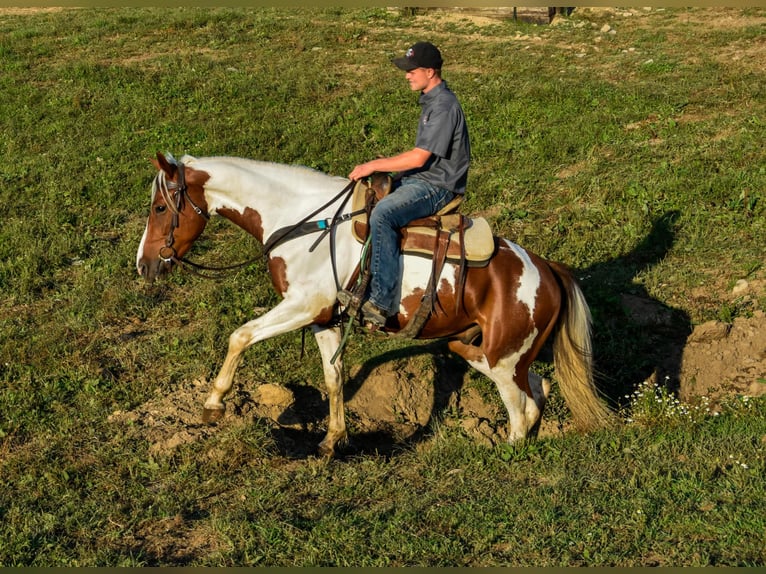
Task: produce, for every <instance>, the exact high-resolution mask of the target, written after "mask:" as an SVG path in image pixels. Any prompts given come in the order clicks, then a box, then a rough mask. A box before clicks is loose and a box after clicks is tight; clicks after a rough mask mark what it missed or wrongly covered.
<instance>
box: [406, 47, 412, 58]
mask: <svg viewBox="0 0 766 574" xmlns="http://www.w3.org/2000/svg"><path fill="white" fill-rule="evenodd" d="M404 56H405V57H406V58H414V57H415V50H413V49H412V48H408V49H407V52H405V54H404Z"/></svg>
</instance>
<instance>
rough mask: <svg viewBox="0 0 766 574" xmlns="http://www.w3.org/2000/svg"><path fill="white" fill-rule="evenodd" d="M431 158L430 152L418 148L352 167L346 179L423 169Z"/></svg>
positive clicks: (355, 179)
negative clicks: (378, 172) (377, 173)
mask: <svg viewBox="0 0 766 574" xmlns="http://www.w3.org/2000/svg"><path fill="white" fill-rule="evenodd" d="M430 157H431V152H430V151H428V150H425V149H422V148H419V147H416V148H412V149H411V150H409V151H406V152H404V153H400V154H399V155H394V156H391V157H381V158H378V159H374V160H372V161H368V162H367V163H362V164H359V165H357V166H356V167H354V169H352V170H351V173H350V174H348V178H349V179H351V180H354V181H357V180H360V179H362V178H363V177H367V176H368V175H371V174H373V173H374V172H376V171H381V172H397V171H408V170H411V169H417V168H420V167H423V166H424V165H425V164H426V162H427V161H428V159H429V158H430Z"/></svg>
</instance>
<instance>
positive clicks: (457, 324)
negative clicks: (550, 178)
mask: <svg viewBox="0 0 766 574" xmlns="http://www.w3.org/2000/svg"><path fill="white" fill-rule="evenodd" d="M153 163H154V164H155V166H156V167H157V169H158V170H159V172H158V173H157V176H156V177H155V179H154V182H153V185H152V197H151V212H150V215H149V219H148V222H147V225H146V230H145V231H144V235H143V238H142V239H141V244H140V245H139V248H138V253H137V256H136V266H137V269H138V273H139V274H140V275H142V276H143V277H144V278H145V279H147V280H148V281H153V280H154V279H156V278H158V277H160V276H162V275H164V274H166V273H168V272H169V271H170V270H171V269H172V268H173V267H174V265H175V264H176V263H179V262H180V260H181V258H182V257H183V256H184V254H185V253H187V252H188V250H189V249H190V248H191V246H192V244H193V243H194V241H195V240H196V239H197V238H198V237H199V236H200V234H201V233H202V232H203V230H204V229H205V225H206V223H207V221H208V219H209V218H210V217H211V216H213V215H220V216H223V217H225V218H226V219H228V220H230V221H232V222H233V223H234V224H236V225H238V226H239V227H241V228H242V229H244V230H245V231H247V232H248V233H250V234H252V235H253V236H255V238H257V240H258V241H260V242H261V243H262V244H266V245H267V248H266V249H264V255H265V257H266V260H267V265H268V270H269V273H270V275H271V280H272V283H273V285H274V288H275V289H276V290H277V292H278V293H279V294H280V295H281V297H282V301H281V302H280V303H279V304H278V305H276V306H275V307H274V308H273V309H271V310H270V311H268V312H267V313H265V314H263V315H261V316H260V317H257V318H255V319H253V320H251V321H248V322H247V323H245V324H244V325H242V326H241V327H239V328H238V329H236V330H235V331H234V332H233V333H232V334H231V336H230V338H229V348H228V353H227V355H226V358H225V360H224V362H223V366H222V367H221V371H220V373H219V374H218V376H217V377H216V379H215V382H214V383H213V388H212V391H211V393H210V395H209V397H208V398H207V400H206V401H205V404H204V410H203V418H204V419H205V420H206V421H211V420H216V419H217V418H219V417H220V416H221V415H223V413H224V409H225V406H224V402H223V399H224V397H225V396H226V394H227V393H228V392H229V391H230V390H231V387H232V381H233V378H234V372H235V370H236V368H237V366H238V365H239V363H240V360H241V359H242V354H243V352H244V351H245V350H246V349H247V348H248V347H250V346H251V345H253V344H254V343H257V342H259V341H263V340H264V339H268V338H269V337H274V336H276V335H280V334H282V333H286V332H289V331H293V330H296V329H300V328H303V327H310V328H311V330H312V332H313V333H314V336H315V337H316V341H317V344H318V346H319V349H320V352H321V356H322V364H323V367H324V378H325V384H326V386H327V391H328V395H329V408H330V413H329V423H328V430H327V434H326V436H325V437H324V439H323V440H322V442H321V443H320V445H319V451H320V453H321V454H323V455H328V456H329V455H332V454H333V453H334V449H335V447H336V445H337V444H338V442H339V441H341V440H343V439H345V438H346V422H345V415H344V407H343V367H342V359H341V358H339V357H338V358H337V359H335V360H334V355H335V354H336V351H337V350H338V349H339V346H340V345H341V340H342V339H341V336H342V333H341V326H340V325H339V322H338V320H337V319H338V307H337V301H336V296H337V294H338V287H339V285H343V286H345V285H346V284H347V283H348V282H349V280H350V279H351V278H352V277H353V276H354V273H355V270H356V267H357V264H358V262H359V260H360V254H361V251H362V245H361V244H360V243H359V242H358V241H357V240H356V239H355V238H354V237H353V235H352V231H351V223H350V222H349V221H348V213H349V211H350V209H351V208H350V207H349V206H348V204H347V202H345V201H344V197H345V194H344V193H343V191H344V190H348V189H350V185H349V183H350V182H349V180H347V179H345V178H340V177H333V176H329V175H326V174H324V173H321V172H318V171H315V170H312V169H309V168H306V167H301V166H289V165H281V164H277V163H268V162H260V161H254V160H248V159H240V158H231V157H209V158H192V157H188V156H186V157H184V158H182V161H180V162H178V161H176V160H174V159H173V158H172V157H168V158H166V157H165V156H163V155H162V154H160V153H158V154H157V160H156V161H153ZM339 192H341V193H339ZM312 218H313V219H314V220H315V221H316V222H318V223H317V230H318V232H317V233H313V234H307V235H301V234H294V235H289V236H285V237H282V239H283V240H281V241H274V240H275V239H276V235H284V230H285V229H288V230H289V229H292V228H293V227H295V226H303V227H305V224H306V222H307V221H308V220H309V219H312ZM312 225H313V223H312ZM323 227H324V228H328V227H333V229H332V233H325V234H324V236H322V231H320V229H321V228H323ZM495 243H496V249H495V254H494V256H493V257H492V259H491V260H490V262H489V263H488V264H487V265H486V266H484V267H474V268H469V269H468V270H467V271H466V273H465V276H464V278H463V280H464V281H465V285H464V291H463V294H462V302H461V304H460V305H459V306H458V305H456V301H457V300H458V299H457V298H458V293H457V291H458V289H459V287H458V286H459V285H460V283H461V281H459V274H460V271H459V266H458V265H455V264H452V263H447V264H445V265H444V267H443V268H442V270H441V276H440V278H439V281H438V283H437V285H438V290H437V296H438V302H439V309H438V311H436V312H434V313H432V314H431V315H430V316H429V318H428V320H427V322H426V323H425V325H424V326H423V328H422V330H420V333H419V335H418V338H419V339H435V338H442V339H447V340H448V341H449V343H448V346H449V348H450V350H452V351H453V352H455V353H457V354H458V355H460V356H461V357H463V358H464V359H465V360H466V361H467V362H468V364H470V365H471V366H472V367H474V368H475V369H477V370H478V371H479V372H481V373H483V374H484V375H486V376H487V377H489V378H490V379H492V380H493V381H494V382H495V384H496V385H497V389H498V391H499V393H500V396H501V397H502V400H503V403H504V404H505V407H506V408H507V410H508V424H509V428H508V440H509V442H513V441H517V440H520V439H524V438H526V437H528V436H531V435H534V434H535V433H536V432H537V429H538V427H539V423H540V419H541V416H542V412H543V409H544V407H545V403H546V400H547V396H548V392H549V390H550V384H549V383H548V381H547V380H545V379H542V378H541V377H539V376H537V375H535V374H534V373H530V371H529V368H530V365H531V364H532V362H533V361H534V360H535V357H536V356H537V354H538V353H539V351H540V349H541V348H542V346H543V344H544V343H545V341H546V339H548V337H550V336H553V337H554V342H553V356H554V365H555V368H556V371H555V373H556V378H557V380H558V381H559V385H560V388H561V391H562V394H563V396H564V398H565V400H566V403H567V405H568V406H569V408H570V410H571V412H572V419H573V422H574V423H575V425H576V426H577V427H578V428H579V429H581V430H585V431H588V430H593V429H597V428H601V427H605V426H608V425H609V424H610V421H611V420H612V414H611V412H610V411H609V409H608V408H607V407H606V406H605V405H604V404H603V402H602V401H601V400H600V399H599V398H598V396H597V391H596V388H595V385H594V383H593V370H592V362H591V332H590V328H591V325H590V310H589V308H588V306H587V303H586V301H585V299H584V297H583V294H582V292H581V290H580V288H579V286H578V284H577V282H576V280H575V279H574V277H573V276H572V275H571V274H570V272H569V271H568V270H567V269H566V268H565V267H563V266H562V265H559V264H557V263H553V262H550V261H545V260H543V259H541V258H540V257H538V256H536V255H534V254H533V253H530V252H528V251H526V250H525V249H523V248H522V247H519V246H518V245H516V244H514V243H512V242H511V241H508V240H507V239H501V238H495ZM402 257H403V259H404V261H403V277H402V280H401V297H400V301H401V303H400V306H399V311H398V314H397V315H396V316H395V317H390V318H389V320H388V323H387V324H386V326H385V327H384V329H383V330H384V331H386V332H388V333H391V334H393V333H396V332H397V331H399V330H401V329H402V328H404V327H405V326H406V325H407V322H408V321H409V320H410V319H411V318H412V317H413V315H414V314H415V312H416V311H417V309H418V307H419V303H420V300H421V296H422V295H423V293H424V291H425V290H426V285H427V284H428V282H429V279H430V272H431V268H432V265H431V262H430V261H429V260H427V259H425V258H423V257H417V256H408V255H402Z"/></svg>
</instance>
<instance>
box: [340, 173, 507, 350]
mask: <svg viewBox="0 0 766 574" xmlns="http://www.w3.org/2000/svg"><path fill="white" fill-rule="evenodd" d="M392 187H393V180H392V178H391V176H389V175H387V174H383V173H375V174H373V175H372V176H371V177H370V178H369V182H367V181H364V180H362V181H359V182H358V183H357V184H356V186H355V188H354V191H353V194H352V198H351V211H352V213H354V214H355V215H354V216H353V217H352V220H351V221H352V224H351V226H352V234H353V236H354V237H355V238H356V240H357V241H359V242H360V243H365V242H366V241H367V238H368V235H369V231H370V228H369V224H368V222H369V217H370V213H371V211H372V209H373V208H374V206H375V204H376V203H377V202H378V201H379V200H381V199H382V198H383V197H385V196H386V195H388V194H389V193H390V192H391V189H392ZM462 202H463V196H462V195H458V196H456V197H455V198H454V199H453V200H452V201H450V202H449V203H448V204H447V205H446V206H444V207H443V208H442V209H441V210H440V211H439V212H438V213H436V214H435V215H432V216H430V217H424V218H422V219H416V220H415V221H412V222H410V223H409V224H408V225H406V226H405V227H403V228H402V229H401V230H400V233H401V240H400V248H401V250H402V252H403V253H405V254H408V255H416V256H420V257H425V258H428V259H431V260H432V267H431V278H430V280H429V282H428V286H427V287H426V291H425V293H424V295H423V297H422V299H421V302H420V307H419V308H418V310H417V312H416V313H415V315H414V316H413V317H412V318H411V319H410V321H409V322H408V323H407V325H406V326H405V327H404V328H403V329H402V330H400V331H399V332H398V333H397V336H399V337H404V338H414V337H416V336H417V335H418V333H419V332H420V330H421V329H422V328H423V325H425V322H426V321H427V320H428V317H429V315H430V314H431V313H432V312H433V311H434V310H435V307H436V289H437V281H438V279H439V277H440V276H441V272H442V269H443V268H444V264H445V263H446V262H450V263H453V264H456V265H459V268H460V272H459V279H458V283H459V284H458V286H457V301H456V305H457V307H458V308H459V307H460V306H461V305H462V295H463V287H464V285H465V274H466V268H467V267H484V266H486V265H487V264H488V263H489V260H490V259H491V258H492V255H494V252H495V240H494V237H493V235H492V230H491V229H490V227H489V223H488V222H487V221H486V220H485V219H484V218H481V217H479V218H470V217H467V216H465V215H463V214H461V213H458V212H457V210H458V208H459V207H460V204H461V203H462ZM355 280H357V285H356V288H355V289H354V288H350V291H353V294H354V297H353V303H352V304H350V305H349V306H348V307H350V308H349V310H352V312H354V311H356V308H357V304H358V303H359V302H360V301H361V296H362V295H363V294H364V289H365V288H366V284H367V281H368V280H369V274H366V277H363V278H360V277H359V276H358V275H356V277H355V278H352V283H353V282H354V281H355Z"/></svg>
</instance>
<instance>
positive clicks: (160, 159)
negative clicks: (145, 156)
mask: <svg viewBox="0 0 766 574" xmlns="http://www.w3.org/2000/svg"><path fill="white" fill-rule="evenodd" d="M151 161H152V163H153V164H154V167H156V168H157V169H160V170H162V171H164V172H165V173H166V174H168V176H170V177H173V174H174V173H175V169H176V168H175V164H174V163H171V162H169V161H168V160H167V158H166V157H165V156H164V155H163V154H162V152H160V151H158V152H157V159H152V160H151Z"/></svg>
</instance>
